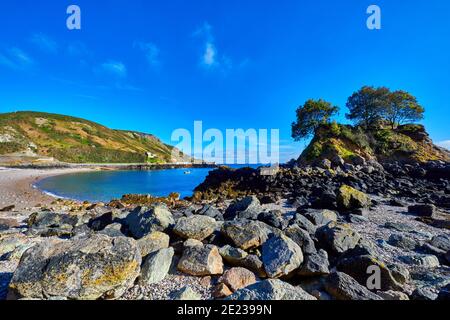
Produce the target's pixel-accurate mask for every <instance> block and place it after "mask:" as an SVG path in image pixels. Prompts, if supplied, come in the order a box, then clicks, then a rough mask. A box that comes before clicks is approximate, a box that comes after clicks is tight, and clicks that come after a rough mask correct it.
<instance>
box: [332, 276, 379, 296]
mask: <svg viewBox="0 0 450 320" xmlns="http://www.w3.org/2000/svg"><path fill="white" fill-rule="evenodd" d="M325 290H326V291H327V292H328V293H329V294H330V295H331V296H333V298H335V299H336V300H382V299H381V297H380V296H378V295H376V294H374V293H372V292H370V291H369V290H368V289H367V288H366V287H364V286H362V285H360V284H359V283H358V281H356V280H355V279H353V278H352V277H350V276H349V275H347V274H345V273H343V272H333V273H331V274H330V275H328V277H327V279H326V281H325Z"/></svg>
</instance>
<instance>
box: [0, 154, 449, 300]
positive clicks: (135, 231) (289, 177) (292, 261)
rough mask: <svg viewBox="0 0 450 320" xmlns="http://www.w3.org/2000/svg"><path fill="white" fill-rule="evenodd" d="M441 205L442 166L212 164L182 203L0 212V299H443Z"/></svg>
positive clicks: (445, 169) (445, 236)
mask: <svg viewBox="0 0 450 320" xmlns="http://www.w3.org/2000/svg"><path fill="white" fill-rule="evenodd" d="M230 199H237V200H230ZM162 202H163V203H162ZM449 209H450V165H449V164H447V163H442V162H434V163H428V164H426V165H419V164H417V165H404V166H403V165H399V164H389V165H387V164H386V165H384V166H382V165H380V164H378V163H376V162H366V161H364V159H358V158H355V159H354V163H352V164H349V163H344V161H343V160H342V159H338V158H337V159H333V160H332V161H329V160H324V161H323V162H322V163H321V165H320V167H298V166H295V165H293V166H286V167H285V168H281V169H279V170H278V172H275V174H274V175H272V176H266V175H261V174H260V171H259V170H252V169H240V170H231V169H227V168H220V169H218V170H215V171H212V172H211V173H210V175H209V176H208V178H207V179H206V181H205V182H204V183H203V184H202V185H201V186H199V187H198V188H197V192H196V193H195V195H194V197H193V198H192V199H190V201H180V200H178V199H177V198H176V196H175V195H172V196H171V197H170V198H168V199H153V198H151V197H148V196H127V197H124V198H123V199H122V200H121V201H112V202H111V203H109V204H88V203H84V204H77V203H74V202H70V201H56V202H55V203H54V204H52V205H51V206H48V207H40V208H33V209H32V210H31V212H32V214H31V215H29V214H28V213H27V212H23V211H21V212H15V211H14V208H5V209H4V210H3V211H4V212H3V213H2V214H0V298H2V299H5V298H8V299H152V300H153V299H186V300H195V299H230V300H259V299H260V300H282V299H288V300H316V299H319V300H330V299H333V300H409V299H414V300H436V299H439V300H448V299H449V288H450V232H449V227H450V212H449ZM374 267H375V269H376V270H378V275H379V279H378V280H379V281H375V284H376V285H375V286H373V284H374V283H373V282H371V281H372V280H373V278H370V276H371V275H372V274H373V271H372V273H371V272H368V270H374ZM371 279H372V280H371ZM371 283H372V285H370V284H371Z"/></svg>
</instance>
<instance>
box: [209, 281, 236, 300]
mask: <svg viewBox="0 0 450 320" xmlns="http://www.w3.org/2000/svg"><path fill="white" fill-rule="evenodd" d="M232 294H233V292H232V291H231V290H230V288H228V287H227V285H226V284H224V283H219V284H218V285H217V286H216V287H215V288H214V291H213V293H212V295H213V297H214V298H219V299H220V298H225V297H228V296H230V295H232Z"/></svg>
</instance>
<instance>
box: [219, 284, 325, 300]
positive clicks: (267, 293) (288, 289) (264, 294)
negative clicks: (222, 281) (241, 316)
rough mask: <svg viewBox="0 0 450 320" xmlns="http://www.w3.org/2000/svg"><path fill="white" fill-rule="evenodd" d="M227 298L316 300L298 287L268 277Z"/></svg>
mask: <svg viewBox="0 0 450 320" xmlns="http://www.w3.org/2000/svg"><path fill="white" fill-rule="evenodd" d="M227 300H317V299H316V298H315V297H313V296H312V295H310V294H309V293H307V292H306V291H305V290H303V289H302V288H300V287H294V286H292V285H290V284H289V283H287V282H283V281H281V280H278V279H268V280H264V281H260V282H257V283H255V284H253V285H251V286H248V287H246V288H243V289H240V290H238V291H236V292H235V293H233V294H232V295H231V296H229V297H228V298H227Z"/></svg>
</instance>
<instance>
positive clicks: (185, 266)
mask: <svg viewBox="0 0 450 320" xmlns="http://www.w3.org/2000/svg"><path fill="white" fill-rule="evenodd" d="M178 270H180V271H181V272H184V273H187V274H190V275H194V276H208V275H220V274H222V273H223V261H222V257H221V255H220V253H219V250H218V249H217V247H216V246H213V245H205V246H192V247H187V248H185V249H184V252H183V256H182V257H181V259H180V261H179V263H178Z"/></svg>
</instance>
